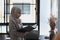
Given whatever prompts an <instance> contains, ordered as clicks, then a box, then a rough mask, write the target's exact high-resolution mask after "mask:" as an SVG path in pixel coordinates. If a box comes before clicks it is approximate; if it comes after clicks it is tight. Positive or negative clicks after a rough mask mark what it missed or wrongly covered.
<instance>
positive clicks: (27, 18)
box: [21, 5, 36, 23]
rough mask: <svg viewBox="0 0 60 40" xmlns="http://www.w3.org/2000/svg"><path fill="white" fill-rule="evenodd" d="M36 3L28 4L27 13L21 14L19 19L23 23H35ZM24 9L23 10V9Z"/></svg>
mask: <svg viewBox="0 0 60 40" xmlns="http://www.w3.org/2000/svg"><path fill="white" fill-rule="evenodd" d="M35 7H36V5H30V9H29V10H30V12H29V14H22V15H21V19H22V22H23V23H36V10H35ZM23 11H24V10H23Z"/></svg>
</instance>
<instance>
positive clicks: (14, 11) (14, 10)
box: [11, 7, 21, 18]
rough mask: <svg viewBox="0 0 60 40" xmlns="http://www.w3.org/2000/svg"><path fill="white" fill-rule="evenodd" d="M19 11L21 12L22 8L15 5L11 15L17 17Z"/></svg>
mask: <svg viewBox="0 0 60 40" xmlns="http://www.w3.org/2000/svg"><path fill="white" fill-rule="evenodd" d="M18 12H21V9H20V8H17V7H13V8H12V10H11V16H12V17H14V18H17V14H18Z"/></svg>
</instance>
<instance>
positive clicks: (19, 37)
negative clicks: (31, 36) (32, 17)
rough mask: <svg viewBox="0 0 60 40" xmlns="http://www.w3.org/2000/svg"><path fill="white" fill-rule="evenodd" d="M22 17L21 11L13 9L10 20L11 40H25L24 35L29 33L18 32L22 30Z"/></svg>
mask: <svg viewBox="0 0 60 40" xmlns="http://www.w3.org/2000/svg"><path fill="white" fill-rule="evenodd" d="M20 16H21V9H19V8H17V7H13V8H12V10H11V15H10V18H9V28H10V38H11V40H24V35H26V34H27V33H28V32H26V33H21V32H18V31H17V28H22V23H21V19H19V17H20Z"/></svg>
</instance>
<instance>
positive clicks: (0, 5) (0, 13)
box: [0, 0, 4, 23]
mask: <svg viewBox="0 0 60 40" xmlns="http://www.w3.org/2000/svg"><path fill="white" fill-rule="evenodd" d="M3 22H4V0H0V23H3Z"/></svg>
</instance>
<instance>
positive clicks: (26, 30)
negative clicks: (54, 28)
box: [18, 25, 36, 33]
mask: <svg viewBox="0 0 60 40" xmlns="http://www.w3.org/2000/svg"><path fill="white" fill-rule="evenodd" d="M35 28H36V26H35V25H33V26H31V25H28V26H27V27H24V28H21V29H20V30H18V31H19V32H23V33H24V32H30V31H32V30H33V29H35Z"/></svg>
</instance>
